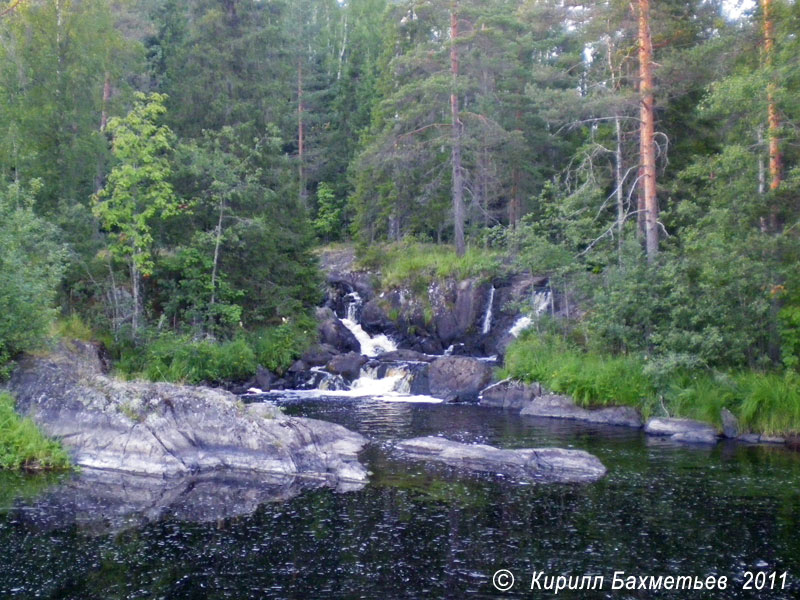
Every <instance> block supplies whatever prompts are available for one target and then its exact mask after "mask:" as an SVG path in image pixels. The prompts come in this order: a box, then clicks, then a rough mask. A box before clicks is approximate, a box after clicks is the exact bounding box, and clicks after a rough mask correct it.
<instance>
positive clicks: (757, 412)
mask: <svg viewBox="0 0 800 600" xmlns="http://www.w3.org/2000/svg"><path fill="white" fill-rule="evenodd" d="M503 371H504V373H503V374H504V375H507V376H510V377H513V378H515V379H520V380H523V381H527V382H533V381H538V382H540V383H541V384H542V385H544V386H545V387H546V388H548V389H550V390H552V391H553V392H556V393H559V394H565V395H568V396H571V397H572V398H574V399H575V401H576V403H578V404H580V405H582V406H605V405H609V404H617V405H628V406H635V407H637V408H639V410H640V411H641V412H642V414H643V415H644V416H645V417H646V418H647V417H650V416H671V417H685V418H692V419H697V420H701V421H705V422H708V423H712V424H714V425H716V426H717V427H719V426H720V425H721V422H720V413H721V411H722V409H723V408H727V409H728V410H730V411H731V412H732V413H733V414H734V415H735V416H736V417H737V418H738V419H739V424H740V426H741V427H742V428H743V429H744V430H749V431H753V432H757V433H763V434H768V435H784V434H789V433H800V375H798V374H797V373H796V372H794V371H786V372H777V371H776V372H759V371H740V372H720V371H712V370H703V369H696V370H686V369H680V370H676V371H674V372H667V373H654V372H653V369H652V368H649V367H648V361H647V360H646V359H644V358H642V357H639V356H632V355H616V356H614V355H606V354H601V353H596V352H587V351H585V350H583V349H581V348H578V347H575V346H572V345H570V344H568V343H566V342H564V341H563V340H562V339H560V338H558V337H556V336H547V335H545V336H538V335H537V334H536V333H535V332H532V331H529V332H525V333H524V334H523V335H522V336H521V337H520V338H519V339H518V340H516V341H515V342H514V343H513V344H512V345H511V346H510V347H509V349H508V352H507V354H506V362H505V366H504V369H503Z"/></svg>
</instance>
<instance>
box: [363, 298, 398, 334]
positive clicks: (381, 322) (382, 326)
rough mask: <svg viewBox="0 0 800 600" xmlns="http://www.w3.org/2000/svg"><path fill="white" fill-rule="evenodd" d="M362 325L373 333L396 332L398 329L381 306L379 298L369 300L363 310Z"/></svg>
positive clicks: (365, 329) (368, 331)
mask: <svg viewBox="0 0 800 600" xmlns="http://www.w3.org/2000/svg"><path fill="white" fill-rule="evenodd" d="M361 327H362V328H363V329H364V331H366V332H367V333H369V334H371V335H374V334H376V333H385V334H387V335H389V334H394V333H395V332H396V329H397V328H396V326H395V324H394V323H392V320H391V319H390V318H389V317H388V316H387V315H386V313H385V312H384V311H383V308H381V305H380V302H379V301H378V299H377V298H373V299H372V300H370V301H369V302H367V303H366V304H365V305H364V308H363V309H362V310H361Z"/></svg>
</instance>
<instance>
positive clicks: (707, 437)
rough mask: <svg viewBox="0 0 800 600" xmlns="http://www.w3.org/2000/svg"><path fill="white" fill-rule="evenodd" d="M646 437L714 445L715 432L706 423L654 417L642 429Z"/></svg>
mask: <svg viewBox="0 0 800 600" xmlns="http://www.w3.org/2000/svg"><path fill="white" fill-rule="evenodd" d="M644 431H645V433H647V434H648V435H659V436H667V437H669V438H670V439H671V440H674V441H676V442H689V443H693V444H716V443H717V431H716V429H714V428H713V427H712V426H711V425H708V424H707V423H701V422H700V421H693V420H692V419H668V418H662V417H656V418H654V419H650V420H649V421H648V422H647V426H646V427H645V429H644Z"/></svg>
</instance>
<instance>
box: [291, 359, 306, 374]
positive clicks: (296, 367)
mask: <svg viewBox="0 0 800 600" xmlns="http://www.w3.org/2000/svg"><path fill="white" fill-rule="evenodd" d="M306 371H308V365H307V364H306V363H304V362H303V361H302V360H296V361H294V362H293V363H292V365H291V366H290V367H289V373H293V374H297V373H305V372H306Z"/></svg>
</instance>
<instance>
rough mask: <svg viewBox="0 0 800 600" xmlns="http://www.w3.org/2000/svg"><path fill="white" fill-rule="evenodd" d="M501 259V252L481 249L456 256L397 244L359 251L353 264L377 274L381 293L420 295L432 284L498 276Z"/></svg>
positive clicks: (442, 249)
mask: <svg viewBox="0 0 800 600" xmlns="http://www.w3.org/2000/svg"><path fill="white" fill-rule="evenodd" d="M502 258H503V254H502V253H501V252H497V251H493V250H485V249H483V248H468V249H467V251H466V253H465V254H464V256H457V255H456V252H455V248H454V247H452V246H446V245H437V244H423V243H419V242H401V243H397V244H386V245H373V246H370V247H368V248H366V249H363V250H362V251H360V252H359V255H358V263H357V264H358V266H359V267H360V268H366V269H375V270H379V271H380V273H381V281H380V287H382V288H383V289H390V288H400V287H405V288H409V289H411V290H413V291H415V292H418V293H422V292H424V291H425V290H427V288H428V286H429V285H430V283H431V282H432V281H436V280H443V279H450V278H453V279H468V278H471V277H478V278H486V279H488V278H491V277H494V276H496V275H499V274H500V273H502V271H503V263H502Z"/></svg>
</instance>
